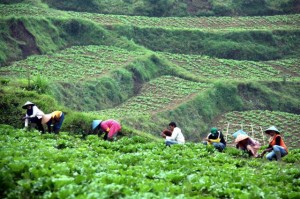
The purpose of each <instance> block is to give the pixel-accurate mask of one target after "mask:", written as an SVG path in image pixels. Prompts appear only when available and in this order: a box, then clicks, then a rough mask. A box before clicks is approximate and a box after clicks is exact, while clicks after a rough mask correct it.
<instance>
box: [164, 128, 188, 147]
mask: <svg viewBox="0 0 300 199" xmlns="http://www.w3.org/2000/svg"><path fill="white" fill-rule="evenodd" d="M166 140H171V141H177V142H178V144H184V143H185V139H184V136H183V134H182V132H181V129H180V128H178V127H175V128H174V130H173V132H172V135H171V136H166Z"/></svg>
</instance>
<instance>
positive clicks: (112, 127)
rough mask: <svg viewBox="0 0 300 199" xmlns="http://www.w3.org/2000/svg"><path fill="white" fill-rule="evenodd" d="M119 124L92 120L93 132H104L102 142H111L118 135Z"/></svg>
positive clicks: (112, 121) (110, 121)
mask: <svg viewBox="0 0 300 199" xmlns="http://www.w3.org/2000/svg"><path fill="white" fill-rule="evenodd" d="M121 128H122V127H121V124H120V123H119V122H117V121H116V120H113V119H108V120H104V121H102V120H94V121H93V123H92V129H93V130H100V132H104V133H105V135H104V140H113V138H114V137H115V136H116V135H117V134H118V132H119V131H120V130H121Z"/></svg>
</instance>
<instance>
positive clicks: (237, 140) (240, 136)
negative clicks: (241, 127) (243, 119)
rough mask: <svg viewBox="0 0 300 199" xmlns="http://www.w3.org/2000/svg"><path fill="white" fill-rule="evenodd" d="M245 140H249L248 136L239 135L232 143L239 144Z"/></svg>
mask: <svg viewBox="0 0 300 199" xmlns="http://www.w3.org/2000/svg"><path fill="white" fill-rule="evenodd" d="M247 138H249V136H248V135H243V134H240V135H238V136H237V138H236V139H235V141H234V142H235V143H238V142H240V141H242V140H245V139H247Z"/></svg>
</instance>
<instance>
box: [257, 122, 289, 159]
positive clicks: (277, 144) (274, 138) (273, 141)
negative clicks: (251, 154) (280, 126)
mask: <svg viewBox="0 0 300 199" xmlns="http://www.w3.org/2000/svg"><path fill="white" fill-rule="evenodd" d="M265 133H266V134H268V135H270V136H271V137H270V140H269V146H268V148H266V149H265V150H264V151H263V152H262V154H260V155H259V157H263V156H264V155H265V153H267V152H270V153H268V154H267V156H266V158H267V159H268V160H270V161H272V160H273V159H276V160H277V161H281V157H283V156H286V155H287V154H288V149H287V147H286V145H285V143H284V141H283V139H282V137H281V136H280V132H279V131H278V130H277V128H276V127H275V126H271V127H270V128H268V129H267V130H265Z"/></svg>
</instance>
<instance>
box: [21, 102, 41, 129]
mask: <svg viewBox="0 0 300 199" xmlns="http://www.w3.org/2000/svg"><path fill="white" fill-rule="evenodd" d="M43 115H45V113H44V112H43V111H41V110H40V109H39V108H38V107H37V106H33V107H32V114H31V115H28V114H27V113H26V117H29V118H34V117H37V118H38V119H41V118H42V117H43ZM28 122H29V119H28V118H27V119H25V127H27V126H28Z"/></svg>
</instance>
